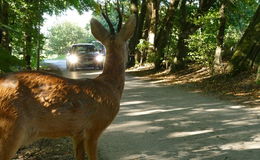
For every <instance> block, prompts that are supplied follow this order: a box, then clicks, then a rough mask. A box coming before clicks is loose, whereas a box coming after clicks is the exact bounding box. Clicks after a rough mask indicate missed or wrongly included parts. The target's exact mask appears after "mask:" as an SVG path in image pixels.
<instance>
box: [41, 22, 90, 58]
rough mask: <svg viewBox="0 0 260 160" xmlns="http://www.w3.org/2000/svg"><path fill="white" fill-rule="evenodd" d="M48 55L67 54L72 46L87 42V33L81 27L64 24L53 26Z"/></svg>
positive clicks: (47, 50) (50, 33)
mask: <svg viewBox="0 0 260 160" xmlns="http://www.w3.org/2000/svg"><path fill="white" fill-rule="evenodd" d="M47 38H48V42H47V45H46V54H49V55H50V54H59V55H62V54H66V53H68V51H69V48H70V46H71V45H72V44H75V43H80V42H87V33H86V31H85V30H84V29H82V28H81V27H79V26H77V25H75V24H72V23H69V22H64V23H61V24H58V25H56V26H53V27H52V28H51V29H50V31H49V35H48V37H47Z"/></svg>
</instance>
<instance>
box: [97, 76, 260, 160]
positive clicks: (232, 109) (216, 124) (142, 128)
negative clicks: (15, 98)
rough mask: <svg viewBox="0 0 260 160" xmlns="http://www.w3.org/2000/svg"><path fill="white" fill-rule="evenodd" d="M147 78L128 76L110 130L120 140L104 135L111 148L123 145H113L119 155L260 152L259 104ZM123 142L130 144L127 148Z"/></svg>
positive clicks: (176, 159) (164, 157) (196, 156)
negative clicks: (240, 102) (244, 103)
mask: <svg viewBox="0 0 260 160" xmlns="http://www.w3.org/2000/svg"><path fill="white" fill-rule="evenodd" d="M131 81H134V82H133V83H134V84H132V83H131ZM147 82H148V83H149V81H140V80H138V79H135V78H130V79H128V81H127V84H126V87H127V90H126V91H125V93H124V95H123V99H122V101H121V108H120V111H119V115H118V116H117V118H116V119H115V121H114V122H113V123H112V125H111V126H110V127H109V128H108V130H106V132H105V136H108V137H109V139H110V140H117V141H118V142H119V143H120V144H121V145H120V146H118V144H117V146H113V145H112V146H109V144H110V142H109V141H103V143H104V144H105V145H106V146H107V148H113V147H115V148H118V147H119V148H120V149H121V151H120V153H119V152H116V151H111V152H113V153H115V152H116V153H115V154H114V159H125V160H134V159H144V160H146V159H147V160H148V159H160V160H168V159H169V160H180V159H189V160H203V159H205V160H211V159H216V160H218V159H237V160H240V159H241V160H242V159H243V160H244V159H248V157H250V156H251V155H252V153H254V155H255V157H257V156H258V157H260V152H258V151H257V150H259V149H260V147H259V146H260V138H259V137H260V136H258V133H260V111H259V109H254V108H247V107H245V106H242V105H236V104H232V103H229V102H226V101H221V100H219V99H216V98H214V97H211V96H205V95H203V96H202V95H201V94H198V93H194V92H192V91H184V90H182V89H181V88H178V87H165V86H160V85H158V84H151V85H150V84H149V85H148V84H147ZM154 86H156V87H154ZM120 137H121V138H120ZM101 142H102V141H101ZM124 145H128V146H131V150H124V149H122V148H123V146H124ZM161 146H163V147H161ZM232 146H234V147H233V149H232V148H231V147H232ZM148 150H149V152H147V151H148ZM102 152H106V150H105V149H104V150H102ZM236 152H238V153H236ZM154 157H156V158H154ZM226 157H228V158H226Z"/></svg>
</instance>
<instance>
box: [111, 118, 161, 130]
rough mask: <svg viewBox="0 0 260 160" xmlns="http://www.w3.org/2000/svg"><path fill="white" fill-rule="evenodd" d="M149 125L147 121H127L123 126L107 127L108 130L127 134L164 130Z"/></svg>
mask: <svg viewBox="0 0 260 160" xmlns="http://www.w3.org/2000/svg"><path fill="white" fill-rule="evenodd" d="M151 123H152V122H149V121H129V122H127V123H124V124H117V125H114V124H112V125H111V126H110V127H109V130H113V131H124V132H129V133H145V132H153V131H159V130H162V129H164V128H163V127H159V126H153V125H152V124H151Z"/></svg>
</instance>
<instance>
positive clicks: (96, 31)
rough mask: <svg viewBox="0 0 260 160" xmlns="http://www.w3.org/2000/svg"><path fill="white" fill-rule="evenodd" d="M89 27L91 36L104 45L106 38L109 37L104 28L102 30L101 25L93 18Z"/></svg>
mask: <svg viewBox="0 0 260 160" xmlns="http://www.w3.org/2000/svg"><path fill="white" fill-rule="evenodd" d="M90 27H91V32H92V34H93V36H94V37H95V38H96V39H97V40H98V41H100V42H102V43H104V42H105V40H106V38H107V37H108V36H109V35H110V33H109V32H108V31H107V30H106V28H104V27H103V25H102V24H101V23H100V22H99V21H98V20H96V19H95V18H92V19H91V21H90Z"/></svg>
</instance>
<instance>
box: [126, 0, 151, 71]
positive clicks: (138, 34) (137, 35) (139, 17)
mask: <svg viewBox="0 0 260 160" xmlns="http://www.w3.org/2000/svg"><path fill="white" fill-rule="evenodd" d="M131 4H132V9H131V10H132V12H133V13H134V14H135V15H136V21H137V23H136V28H135V32H134V35H133V36H132V38H131V39H130V41H129V52H130V57H132V58H131V59H130V62H129V63H130V64H129V66H133V65H134V63H135V60H134V54H135V48H136V45H137V44H138V43H139V40H140V39H141V38H142V33H143V26H144V21H145V14H146V9H147V0H142V5H141V11H140V14H139V13H138V1H137V0H132V1H131Z"/></svg>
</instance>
